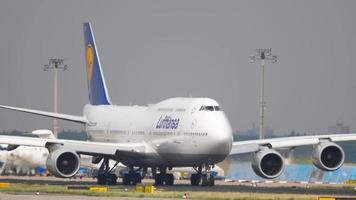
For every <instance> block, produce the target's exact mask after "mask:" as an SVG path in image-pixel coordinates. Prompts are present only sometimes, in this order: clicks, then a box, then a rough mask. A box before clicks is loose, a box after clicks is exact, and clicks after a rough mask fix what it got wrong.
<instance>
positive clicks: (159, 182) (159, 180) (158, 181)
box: [155, 174, 164, 185]
mask: <svg viewBox="0 0 356 200" xmlns="http://www.w3.org/2000/svg"><path fill="white" fill-rule="evenodd" d="M163 182H164V175H163V174H157V175H156V177H155V185H163Z"/></svg>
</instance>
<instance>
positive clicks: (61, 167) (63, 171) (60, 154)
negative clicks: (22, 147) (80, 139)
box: [46, 148, 80, 178]
mask: <svg viewBox="0 0 356 200" xmlns="http://www.w3.org/2000/svg"><path fill="white" fill-rule="evenodd" d="M46 166H47V169H48V171H49V172H51V173H52V174H53V175H54V176H56V177H61V178H70V177H72V176H74V175H75V174H76V173H77V172H78V170H79V168H80V158H79V156H78V154H77V153H76V152H74V151H72V150H67V149H63V148H59V149H57V150H55V151H53V152H51V153H50V154H49V155H48V158H47V162H46Z"/></svg>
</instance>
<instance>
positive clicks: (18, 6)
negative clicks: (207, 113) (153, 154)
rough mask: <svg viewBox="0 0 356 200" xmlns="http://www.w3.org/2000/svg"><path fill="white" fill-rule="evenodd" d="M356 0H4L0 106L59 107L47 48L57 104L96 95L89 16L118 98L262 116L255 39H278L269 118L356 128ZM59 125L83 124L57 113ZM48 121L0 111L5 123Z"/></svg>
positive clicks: (243, 121) (239, 119)
mask: <svg viewBox="0 0 356 200" xmlns="http://www.w3.org/2000/svg"><path fill="white" fill-rule="evenodd" d="M355 11H356V1H351V0H350V1H342V0H334V1H327V0H320V1H310V0H305V1H294V0H292V1H287V0H280V1H252V0H246V1H223V0H216V1H207V0H202V1H200V0H199V1H198V0H189V1H182V0H179V1H178V0H177V1H173V0H167V1H166V0H162V1H153V0H145V1H144V0H142V1H132V0H130V1H128V0H127V1H119V0H113V1H108V0H105V1H87V0H82V1H80V0H76V1H72V0H70V1H69V0H67V1H63V0H61V1H48V0H33V1H25V0H22V1H19V0H8V1H4V0H1V1H0V36H1V37H0V94H1V95H0V104H5V105H12V106H19V107H27V108H33V109H41V110H49V111H51V110H52V109H53V108H52V103H53V97H52V96H53V89H52V87H53V86H52V83H53V81H52V74H51V73H50V72H44V71H43V65H44V64H46V63H48V58H51V57H61V58H64V59H65V63H66V64H67V65H69V67H70V68H69V70H68V71H66V72H63V73H62V72H61V73H60V79H59V83H60V90H59V92H60V108H59V110H60V112H63V113H68V114H76V115H80V114H81V113H82V107H83V105H84V104H86V103H87V102H88V94H87V85H86V72H85V60H84V44H83V33H82V29H83V28H82V23H83V22H86V21H90V22H92V25H93V29H94V34H95V37H96V42H97V47H98V50H99V53H100V58H101V62H102V66H103V70H104V75H105V78H106V82H107V86H108V90H109V94H110V97H111V101H112V102H113V103H115V104H118V105H127V104H138V105H146V104H148V103H156V102H159V101H160V100H163V99H165V98H168V97H175V96H184V97H186V96H193V97H210V98H213V99H216V100H217V101H218V102H219V103H220V104H221V105H222V107H223V108H224V110H225V112H226V114H227V116H228V118H229V120H230V123H231V125H232V127H233V129H234V130H246V129H248V128H250V127H251V124H252V123H253V122H255V123H256V124H258V114H259V80H260V67H259V65H258V64H257V63H256V64H250V63H249V55H251V54H252V53H253V50H254V49H255V48H272V49H273V53H274V54H276V55H277V56H278V59H279V61H278V62H277V63H275V64H268V65H267V68H266V98H267V110H266V124H267V125H268V126H272V127H274V128H275V130H276V132H279V133H281V132H290V130H292V129H294V130H296V131H303V132H304V131H305V132H325V131H326V130H327V127H328V126H329V125H332V124H336V123H337V122H344V123H345V124H347V125H349V126H351V128H352V129H353V130H356V121H355V120H356V105H355V103H356V61H355V60H354V59H355V58H354V57H355V48H356V22H355V20H356V12H355ZM60 124H61V128H65V129H69V128H70V129H81V128H83V127H82V126H81V125H78V124H74V123H69V122H61V123H60ZM51 126H52V121H51V120H49V119H47V118H44V117H37V116H33V115H29V114H23V113H18V112H14V111H7V110H0V130H2V129H4V130H12V129H18V130H33V129H39V128H51Z"/></svg>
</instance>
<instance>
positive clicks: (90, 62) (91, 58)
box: [87, 44, 94, 82]
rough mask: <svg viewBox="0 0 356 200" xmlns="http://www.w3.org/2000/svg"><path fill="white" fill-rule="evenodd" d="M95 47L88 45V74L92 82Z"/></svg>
mask: <svg viewBox="0 0 356 200" xmlns="http://www.w3.org/2000/svg"><path fill="white" fill-rule="evenodd" d="M93 65H94V49H93V46H92V45H91V44H88V46H87V75H88V81H89V82H90V81H91V79H92V77H93Z"/></svg>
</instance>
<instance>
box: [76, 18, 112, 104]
mask: <svg viewBox="0 0 356 200" xmlns="http://www.w3.org/2000/svg"><path fill="white" fill-rule="evenodd" d="M83 28H84V43H85V60H86V65H87V78H88V90H89V101H90V104H92V105H110V104H111V103H110V99H109V94H108V91H107V89H106V84H105V79H104V75H103V71H102V69H101V64H100V59H99V55H98V51H97V50H96V44H95V39H94V34H93V31H92V29H91V25H90V23H89V22H87V23H84V26H83Z"/></svg>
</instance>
